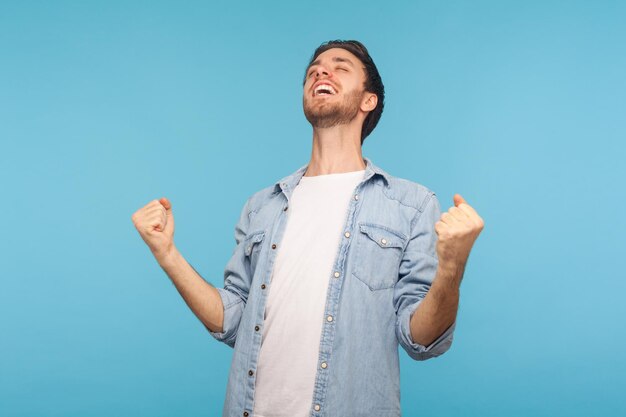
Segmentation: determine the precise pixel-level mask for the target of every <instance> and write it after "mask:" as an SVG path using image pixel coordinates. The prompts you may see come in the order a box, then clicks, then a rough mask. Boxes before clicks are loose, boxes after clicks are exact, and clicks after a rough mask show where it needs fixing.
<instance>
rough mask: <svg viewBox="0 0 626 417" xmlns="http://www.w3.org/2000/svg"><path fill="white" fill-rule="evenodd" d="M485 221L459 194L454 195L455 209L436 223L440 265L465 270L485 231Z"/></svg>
mask: <svg viewBox="0 0 626 417" xmlns="http://www.w3.org/2000/svg"><path fill="white" fill-rule="evenodd" d="M483 227H484V222H483V219H482V218H481V217H480V216H479V215H478V213H476V211H475V210H474V209H473V208H472V207H471V206H470V205H469V204H467V202H466V201H465V199H463V197H461V196H460V195H459V194H455V195H454V207H450V209H448V211H447V212H445V213H443V214H442V215H441V219H440V220H439V221H438V222H436V223H435V232H437V235H438V236H439V239H438V241H437V256H438V257H439V264H440V265H442V266H445V267H451V268H455V269H460V270H463V269H464V267H465V263H466V262H467V258H468V257H469V254H470V251H471V250H472V246H473V245H474V241H475V240H476V238H477V237H478V235H479V234H480V232H481V231H482V230H483Z"/></svg>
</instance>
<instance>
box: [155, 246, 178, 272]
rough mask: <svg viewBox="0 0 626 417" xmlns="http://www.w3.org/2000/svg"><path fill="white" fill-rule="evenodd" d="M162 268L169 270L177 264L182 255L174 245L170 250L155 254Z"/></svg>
mask: <svg viewBox="0 0 626 417" xmlns="http://www.w3.org/2000/svg"><path fill="white" fill-rule="evenodd" d="M153 255H154V257H155V259H156V260H157V262H158V263H159V265H160V266H161V268H163V269H167V268H168V267H169V266H171V265H174V264H175V263H176V259H177V258H178V256H179V255H180V253H179V252H178V249H176V246H174V245H172V246H170V247H169V248H168V249H166V250H164V251H162V252H159V253H154V254H153Z"/></svg>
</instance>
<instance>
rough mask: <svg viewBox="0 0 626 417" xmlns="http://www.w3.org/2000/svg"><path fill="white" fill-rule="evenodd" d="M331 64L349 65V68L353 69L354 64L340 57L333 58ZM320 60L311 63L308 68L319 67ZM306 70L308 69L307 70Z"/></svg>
mask: <svg viewBox="0 0 626 417" xmlns="http://www.w3.org/2000/svg"><path fill="white" fill-rule="evenodd" d="M332 61H333V62H345V63H346V64H350V66H352V67H354V63H353V62H352V61H350V60H349V59H348V58H342V57H340V56H334V57H333V59H332ZM319 63H320V60H319V59H316V60H315V61H313V62H311V65H309V68H311V67H312V66H313V65H319ZM307 70H308V68H307Z"/></svg>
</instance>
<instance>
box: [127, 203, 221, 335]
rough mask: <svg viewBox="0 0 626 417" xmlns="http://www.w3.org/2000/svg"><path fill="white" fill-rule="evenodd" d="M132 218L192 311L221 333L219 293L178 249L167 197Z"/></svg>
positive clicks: (209, 327)
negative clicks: (175, 243)
mask: <svg viewBox="0 0 626 417" xmlns="http://www.w3.org/2000/svg"><path fill="white" fill-rule="evenodd" d="M131 218H132V221H133V224H134V225H135V228H136V229H137V231H138V232H139V234H140V235H141V237H142V239H143V240H144V241H145V242H146V244H147V245H148V247H149V248H150V251H151V252H152V254H153V255H154V257H155V259H156V260H157V262H158V263H159V265H160V266H161V268H163V270H164V271H165V272H166V273H167V275H168V276H169V277H170V279H171V280H172V283H173V284H174V286H175V287H176V289H177V290H178V292H179V293H180V295H181V296H182V297H183V299H184V300H185V302H186V303H187V305H188V306H189V308H191V311H193V313H194V314H195V315H196V316H197V317H198V319H200V321H201V322H202V324H204V326H205V327H206V328H207V329H208V330H209V331H220V332H221V331H222V328H223V326H224V304H223V303H222V298H221V297H220V295H219V292H218V290H217V289H216V288H215V287H213V286H212V285H210V284H209V283H208V282H206V281H205V280H204V279H203V278H202V277H201V276H200V275H199V274H198V273H197V272H196V270H195V269H193V267H192V266H191V265H190V264H189V263H187V261H186V260H185V258H183V256H182V255H181V254H180V252H179V251H178V249H177V248H176V246H175V245H174V214H173V212H172V204H171V203H170V201H169V200H168V199H167V198H165V197H163V198H161V199H160V200H152V201H150V202H149V203H148V204H146V205H145V206H144V207H142V208H140V209H139V210H137V211H136V212H135V213H133V215H132V217H131Z"/></svg>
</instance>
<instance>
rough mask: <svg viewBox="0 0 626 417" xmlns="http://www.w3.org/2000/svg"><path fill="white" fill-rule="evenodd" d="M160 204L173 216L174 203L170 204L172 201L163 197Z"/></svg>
mask: <svg viewBox="0 0 626 417" xmlns="http://www.w3.org/2000/svg"><path fill="white" fill-rule="evenodd" d="M159 203H161V205H163V207H165V210H167V215H168V216H169V215H171V214H172V203H170V200H168V199H167V198H165V197H163V198H161V199H160V200H159Z"/></svg>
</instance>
